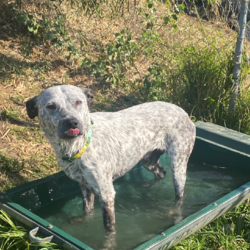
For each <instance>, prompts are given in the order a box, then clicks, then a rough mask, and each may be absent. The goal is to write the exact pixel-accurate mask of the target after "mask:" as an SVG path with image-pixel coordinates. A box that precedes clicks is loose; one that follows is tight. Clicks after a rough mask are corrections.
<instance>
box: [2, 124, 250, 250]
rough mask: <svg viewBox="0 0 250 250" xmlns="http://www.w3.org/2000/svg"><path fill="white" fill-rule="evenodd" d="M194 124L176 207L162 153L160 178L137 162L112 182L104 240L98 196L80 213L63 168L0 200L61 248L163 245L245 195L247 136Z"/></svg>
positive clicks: (249, 176) (248, 190)
mask: <svg viewBox="0 0 250 250" xmlns="http://www.w3.org/2000/svg"><path fill="white" fill-rule="evenodd" d="M196 128H197V137H196V142H195V147H194V150H193V153H192V155H191V157H190V161H189V166H188V172H187V182H186V187H185V194H186V198H185V200H184V203H183V207H182V210H181V211H182V212H181V213H180V212H179V213H176V211H177V210H176V207H175V197H174V188H173V183H172V177H171V172H170V168H169V166H170V160H169V158H168V156H167V155H166V154H165V155H163V156H162V157H161V159H160V161H161V164H162V165H163V166H164V167H165V168H166V169H167V175H166V176H165V178H164V179H162V180H160V181H157V180H155V179H154V175H153V174H152V173H150V172H148V171H147V170H146V169H144V168H143V167H142V166H139V165H137V166H135V167H134V168H133V169H132V170H131V171H130V172H129V173H127V174H126V175H125V176H124V177H122V178H120V179H118V180H117V181H115V182H114V185H115V189H116V200H115V202H116V204H115V206H116V207H115V209H116V229H117V233H116V237H115V239H114V238H113V241H112V242H109V239H108V238H107V236H106V234H105V231H104V228H103V224H102V214H101V208H100V204H99V202H98V200H96V202H95V210H94V212H93V213H92V214H90V215H89V216H88V217H86V216H84V214H83V209H82V206H83V204H82V197H81V192H80V188H79V186H78V184H77V183H76V182H74V181H72V180H70V179H69V178H68V177H67V176H66V175H65V174H64V173H63V172H60V173H57V174H54V175H52V176H49V177H46V178H43V179H40V180H36V181H33V182H29V183H26V184H24V185H21V186H19V187H16V188H13V189H10V190H7V191H6V192H3V193H1V194H0V207H1V209H3V210H4V211H6V212H7V213H8V214H9V215H11V216H12V217H14V218H16V219H18V220H19V221H20V222H22V223H23V224H25V225H26V226H28V227H29V228H30V229H31V230H32V229H34V228H37V227H38V228H39V230H38V232H39V233H40V235H43V236H44V237H47V236H53V237H52V242H55V243H57V244H59V245H61V246H63V247H64V248H65V249H86V250H89V249H97V250H99V249H104V248H105V246H107V245H108V244H109V245H110V244H111V248H110V249H119V250H123V249H124V250H128V249H134V250H142V249H158V248H159V247H161V246H165V249H168V248H170V247H172V246H173V245H175V244H176V243H178V242H179V241H181V240H183V239H185V238H186V237H188V236H189V235H190V234H192V233H194V232H196V231H197V230H198V229H200V228H202V227H204V226H205V225H206V224H208V223H209V222H211V221H212V220H214V219H216V218H217V217H219V216H221V215H222V214H224V213H226V212H227V211H228V210H230V209H232V208H233V207H235V206H236V205H238V204H240V203H242V202H243V201H244V200H245V199H247V198H249V197H250V136H247V135H244V134H241V133H239V132H236V131H232V130H230V129H226V128H224V127H220V126H217V125H214V124H211V123H203V122H196ZM32 232H33V231H32ZM34 237H35V236H34Z"/></svg>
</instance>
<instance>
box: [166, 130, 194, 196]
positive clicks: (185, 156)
mask: <svg viewBox="0 0 250 250" xmlns="http://www.w3.org/2000/svg"><path fill="white" fill-rule="evenodd" d="M194 141H195V128H190V129H183V130H180V131H178V133H176V134H168V135H167V136H166V150H167V153H168V155H169V157H170V160H171V172H172V177H173V183H174V189H175V196H176V198H177V199H180V198H183V197H184V187H185V183H186V173H187V165H188V160H189V157H190V154H191V152H192V150H193V146H194Z"/></svg>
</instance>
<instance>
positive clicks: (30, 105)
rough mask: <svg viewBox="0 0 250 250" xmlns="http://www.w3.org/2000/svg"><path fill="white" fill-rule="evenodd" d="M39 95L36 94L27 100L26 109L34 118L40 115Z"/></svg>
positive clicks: (30, 116) (31, 117)
mask: <svg viewBox="0 0 250 250" xmlns="http://www.w3.org/2000/svg"><path fill="white" fill-rule="evenodd" d="M37 97H38V96H35V97H33V98H32V99H30V100H29V101H27V102H26V110H27V113H28V116H29V118H30V119H34V118H35V117H36V116H38V106H37Z"/></svg>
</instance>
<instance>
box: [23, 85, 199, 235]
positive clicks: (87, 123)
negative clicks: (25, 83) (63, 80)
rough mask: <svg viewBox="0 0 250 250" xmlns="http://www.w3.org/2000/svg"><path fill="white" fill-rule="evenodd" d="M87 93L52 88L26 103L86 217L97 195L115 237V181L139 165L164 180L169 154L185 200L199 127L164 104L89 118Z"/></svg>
mask: <svg viewBox="0 0 250 250" xmlns="http://www.w3.org/2000/svg"><path fill="white" fill-rule="evenodd" d="M87 93H88V91H87V92H86V89H84V90H82V89H80V88H78V87H75V86H70V85H62V86H56V87H52V88H48V89H46V90H44V91H43V92H42V93H41V94H40V95H39V96H36V97H34V98H33V99H31V100H30V101H28V102H27V103H26V107H27V112H28V115H29V117H30V118H32V119H33V118H35V117H36V116H38V118H39V120H40V124H41V127H42V129H43V131H44V133H45V136H46V137H47V138H48V140H49V141H50V143H51V145H52V146H53V148H54V151H55V153H56V157H57V162H58V164H59V166H60V167H61V168H62V169H63V170H64V171H65V173H66V174H67V175H68V176H69V177H70V178H71V179H73V180H75V181H77V182H78V183H79V184H80V187H81V190H82V193H83V197H84V207H85V210H86V212H90V211H91V210H92V209H93V207H94V194H96V195H98V196H99V199H100V202H101V205H102V213H103V221H104V226H105V228H106V229H107V230H108V231H114V230H115V211H114V200H115V190H114V187H113V181H114V180H115V179H117V178H119V177H121V176H123V175H124V174H126V173H127V172H128V171H129V170H131V169H132V168H133V166H135V165H136V164H137V163H138V162H140V163H141V164H143V165H144V167H146V168H147V169H148V170H149V171H151V172H153V173H154V174H155V175H156V177H158V178H163V177H164V175H165V173H166V170H165V169H164V168H163V167H162V166H161V165H160V164H159V157H160V156H161V155H162V154H163V153H164V152H167V153H168V155H169V157H170V159H171V171H172V176H173V182H174V188H175V194H176V197H177V198H178V199H181V198H183V196H184V186H185V182H186V169H187V162H188V159H189V156H190V154H191V151H192V149H193V146H194V141H195V126H194V124H193V123H192V121H191V120H190V119H189V117H188V115H187V113H186V112H185V111H183V110H182V109H181V108H179V107H177V106H176V105H173V104H170V103H165V102H152V103H145V104H141V105H137V106H134V107H132V108H128V109H125V110H122V111H119V112H114V113H105V112H104V113H102V112H98V113H89V109H88V105H87V103H88V102H89V99H91V97H88V96H87ZM92 98H93V96H92ZM91 100H92V99H91Z"/></svg>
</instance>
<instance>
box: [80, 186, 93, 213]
mask: <svg viewBox="0 0 250 250" xmlns="http://www.w3.org/2000/svg"><path fill="white" fill-rule="evenodd" d="M80 188H81V190H82V196H83V209H84V210H85V212H86V213H89V212H91V211H92V210H93V209H94V202H95V195H94V193H92V192H91V191H90V190H89V189H88V188H87V187H86V186H85V185H84V184H81V183H80Z"/></svg>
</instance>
